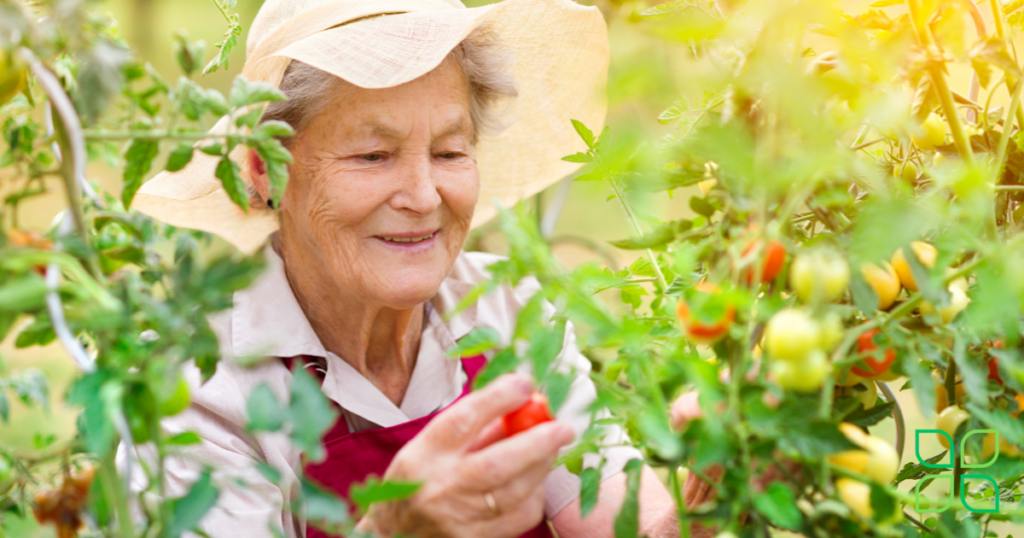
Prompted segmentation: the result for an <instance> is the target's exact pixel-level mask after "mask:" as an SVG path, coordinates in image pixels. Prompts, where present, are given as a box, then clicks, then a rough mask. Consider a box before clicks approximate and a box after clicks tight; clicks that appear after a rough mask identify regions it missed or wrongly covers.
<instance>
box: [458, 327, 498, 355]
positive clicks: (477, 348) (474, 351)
mask: <svg viewBox="0 0 1024 538" xmlns="http://www.w3.org/2000/svg"><path fill="white" fill-rule="evenodd" d="M499 344H501V335H500V334H498V331H496V330H494V329H492V328H490V327H478V328H476V329H473V330H472V331H470V332H469V334H467V335H466V336H463V337H462V338H460V339H459V342H458V343H457V344H456V345H455V347H453V348H451V349H449V350H448V352H447V353H445V355H446V356H448V357H449V358H459V357H475V356H476V355H479V354H481V353H483V352H484V351H487V350H489V349H493V348H495V347H497V346H498V345H499Z"/></svg>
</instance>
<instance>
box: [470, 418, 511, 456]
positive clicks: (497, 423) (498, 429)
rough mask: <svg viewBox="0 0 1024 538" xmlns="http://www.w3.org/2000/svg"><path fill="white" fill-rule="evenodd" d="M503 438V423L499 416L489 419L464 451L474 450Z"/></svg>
mask: <svg viewBox="0 0 1024 538" xmlns="http://www.w3.org/2000/svg"><path fill="white" fill-rule="evenodd" d="M504 438H505V425H504V424H503V423H502V420H501V419H500V418H496V419H494V420H492V421H491V423H490V424H488V425H486V426H484V429H483V430H482V431H481V432H480V433H479V434H477V436H476V439H473V441H471V442H470V443H469V446H468V447H466V452H476V451H478V450H481V449H483V448H486V447H488V446H491V445H493V444H494V443H497V442H498V441H501V440H502V439H504Z"/></svg>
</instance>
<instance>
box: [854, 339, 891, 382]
mask: <svg viewBox="0 0 1024 538" xmlns="http://www.w3.org/2000/svg"><path fill="white" fill-rule="evenodd" d="M877 334H878V329H871V330H869V331H865V332H864V333H862V334H861V335H860V336H859V337H858V338H857V351H858V352H859V353H862V354H863V353H871V352H873V351H877V350H878V345H877V344H875V340H874V338H875V335H877ZM895 360H896V352H895V351H893V350H892V349H888V348H887V349H885V350H884V352H883V353H882V357H881V358H879V357H878V354H873V355H870V356H868V357H865V358H864V364H865V365H866V366H867V367H868V369H867V370H865V369H864V368H861V367H860V366H854V367H853V368H850V371H851V372H853V373H855V374H857V375H859V376H861V377H865V378H868V379H871V378H875V377H878V376H880V375H882V374H884V373H885V372H887V371H888V370H889V367H890V366H892V363H893V362H894V361H895Z"/></svg>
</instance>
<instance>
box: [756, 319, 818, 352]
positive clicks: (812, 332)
mask: <svg viewBox="0 0 1024 538" xmlns="http://www.w3.org/2000/svg"><path fill="white" fill-rule="evenodd" d="M764 345H765V351H767V352H768V356H769V357H770V358H772V359H778V360H785V361H800V360H803V358H804V357H806V356H807V354H809V353H810V352H811V351H814V350H816V349H818V348H819V347H820V345H821V329H820V327H818V322H816V321H814V319H813V318H811V315H810V314H808V313H807V312H806V311H804V310H798V309H795V308H787V309H784V310H780V311H779V312H776V314H775V315H774V316H772V319H770V320H768V325H767V326H766V327H765V329H764Z"/></svg>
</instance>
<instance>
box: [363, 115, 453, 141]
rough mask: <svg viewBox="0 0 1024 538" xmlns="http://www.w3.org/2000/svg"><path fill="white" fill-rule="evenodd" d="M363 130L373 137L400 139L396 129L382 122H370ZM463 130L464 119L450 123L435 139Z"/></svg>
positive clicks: (365, 124)
mask: <svg viewBox="0 0 1024 538" xmlns="http://www.w3.org/2000/svg"><path fill="white" fill-rule="evenodd" d="M363 128H364V129H366V130H367V131H369V133H370V134H371V135H373V136H378V137H381V138H398V137H399V133H398V131H396V130H395V129H393V128H392V127H390V126H388V125H385V124H383V123H380V122H378V121H375V120H370V121H368V122H366V123H364V124H363ZM463 128H464V123H463V120H462V119H458V120H455V121H453V122H451V123H449V124H448V125H446V126H445V127H444V129H442V130H441V132H439V133H437V136H435V137H434V138H441V137H445V136H448V135H450V134H453V133H458V132H459V131H462V129H463ZM470 134H472V133H470Z"/></svg>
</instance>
